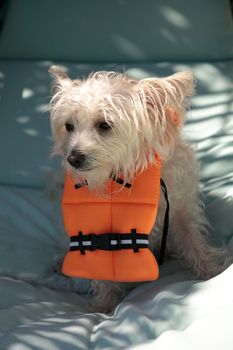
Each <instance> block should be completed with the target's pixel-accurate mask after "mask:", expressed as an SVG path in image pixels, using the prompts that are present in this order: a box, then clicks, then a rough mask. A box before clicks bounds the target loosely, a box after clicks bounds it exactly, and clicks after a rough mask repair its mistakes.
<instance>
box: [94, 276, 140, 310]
mask: <svg viewBox="0 0 233 350" xmlns="http://www.w3.org/2000/svg"><path fill="white" fill-rule="evenodd" d="M132 285H133V284H130V283H116V282H112V281H97V280H93V281H92V283H91V290H90V302H89V308H90V310H91V311H94V312H103V313H106V314H109V313H111V312H112V311H113V310H114V309H115V307H116V306H117V305H118V304H119V302H120V301H121V300H122V299H123V298H124V296H125V295H126V292H127V291H128V290H129V289H131V288H132ZM134 285H135V284H134Z"/></svg>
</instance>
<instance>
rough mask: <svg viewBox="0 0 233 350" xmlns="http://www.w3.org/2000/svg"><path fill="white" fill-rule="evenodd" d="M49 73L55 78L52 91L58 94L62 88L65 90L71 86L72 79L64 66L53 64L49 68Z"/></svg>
mask: <svg viewBox="0 0 233 350" xmlns="http://www.w3.org/2000/svg"><path fill="white" fill-rule="evenodd" d="M49 73H50V75H51V77H52V79H53V85H52V93H53V94H56V93H57V92H58V91H60V90H65V89H67V88H69V87H70V86H71V84H72V81H71V79H70V78H69V77H68V75H67V74H66V73H65V71H64V69H63V68H62V67H58V66H51V67H50V68H49Z"/></svg>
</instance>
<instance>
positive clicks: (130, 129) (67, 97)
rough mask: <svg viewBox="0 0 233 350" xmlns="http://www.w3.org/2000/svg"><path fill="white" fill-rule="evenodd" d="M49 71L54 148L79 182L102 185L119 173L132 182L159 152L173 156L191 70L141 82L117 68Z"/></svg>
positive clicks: (191, 81) (190, 85)
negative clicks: (75, 75) (79, 74)
mask: <svg viewBox="0 0 233 350" xmlns="http://www.w3.org/2000/svg"><path fill="white" fill-rule="evenodd" d="M50 73H51V75H52V77H53V91H54V96H53V97H52V99H51V128H52V135H53V140H54V149H53V151H54V153H55V154H60V155H62V157H63V165H64V167H65V169H66V170H68V171H69V172H71V173H72V175H73V176H74V177H75V179H76V180H77V181H80V180H81V181H83V180H87V182H88V185H89V188H91V189H93V188H95V189H101V188H103V187H104V185H105V183H106V182H107V181H108V179H109V177H110V175H111V174H115V175H119V174H121V175H122V176H123V178H124V180H125V181H129V182H130V181H132V178H133V176H134V175H135V173H136V172H138V171H140V170H142V169H145V168H146V167H147V166H148V163H151V162H153V161H154V159H155V154H157V155H159V156H160V157H161V158H162V159H163V160H166V159H168V158H169V157H170V156H171V154H172V152H173V149H174V144H175V139H176V137H177V135H179V131H180V128H181V127H182V125H183V123H184V118H185V117H184V110H185V106H186V97H187V96H191V95H193V93H194V78H193V75H192V73H191V72H181V73H176V74H174V75H171V76H169V77H167V78H148V79H143V80H140V81H136V80H132V79H130V78H128V77H126V76H125V75H123V74H120V73H115V72H97V73H94V74H91V75H90V76H89V77H88V78H87V79H86V80H82V81H81V80H71V79H70V78H69V77H68V76H67V75H66V74H65V72H64V71H63V70H62V69H61V68H59V67H55V66H53V67H51V68H50ZM174 113H177V115H178V119H179V120H178V124H179V125H177V123H176V122H175V121H174V118H173V116H174Z"/></svg>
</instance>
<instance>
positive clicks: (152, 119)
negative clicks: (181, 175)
mask: <svg viewBox="0 0 233 350" xmlns="http://www.w3.org/2000/svg"><path fill="white" fill-rule="evenodd" d="M135 88H136V92H137V94H138V96H139V98H140V101H141V105H142V106H143V108H144V110H145V112H144V119H145V120H147V121H148V123H149V125H150V130H151V131H152V139H153V140H155V152H156V153H157V154H159V155H160V156H161V157H162V158H163V159H167V158H168V157H169V156H170V154H171V153H172V152H173V149H174V144H175V139H176V137H177V135H178V134H179V131H180V130H181V128H182V126H183V125H184V122H185V119H186V118H185V117H186V113H185V109H186V107H187V105H188V103H187V97H189V96H192V95H193V94H194V92H195V81H194V77H193V73H192V72H189V71H184V72H180V73H176V74H173V75H170V76H168V77H166V78H146V79H142V80H140V81H139V82H138V84H137V85H136V87H135ZM145 116H146V117H145Z"/></svg>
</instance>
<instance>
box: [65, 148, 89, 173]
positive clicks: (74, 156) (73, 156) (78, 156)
mask: <svg viewBox="0 0 233 350" xmlns="http://www.w3.org/2000/svg"><path fill="white" fill-rule="evenodd" d="M85 160H86V155H85V154H83V153H80V152H78V151H75V150H73V151H71V152H70V154H69V156H68V157H67V161H68V162H69V163H70V165H71V166H72V167H74V168H75V169H78V168H80V167H81V166H82V164H83V163H84V162H85Z"/></svg>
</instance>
